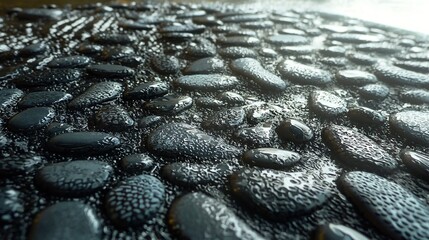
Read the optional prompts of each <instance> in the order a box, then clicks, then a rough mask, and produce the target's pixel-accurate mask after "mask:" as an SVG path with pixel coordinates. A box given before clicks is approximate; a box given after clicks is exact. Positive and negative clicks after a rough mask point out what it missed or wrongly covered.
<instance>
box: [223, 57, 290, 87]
mask: <svg viewBox="0 0 429 240" xmlns="http://www.w3.org/2000/svg"><path fill="white" fill-rule="evenodd" d="M230 67H231V70H232V71H233V72H235V73H237V74H239V75H241V76H243V77H246V78H250V79H251V80H252V81H254V82H255V83H256V84H257V85H258V86H259V87H260V88H261V89H262V90H266V91H272V92H280V91H283V90H285V89H286V87H287V83H286V82H285V81H283V80H282V79H281V78H280V77H278V76H277V75H275V74H273V73H271V72H270V71H268V70H266V69H265V68H263V67H262V65H261V64H260V63H259V62H258V61H257V60H255V59H253V58H239V59H236V60H234V61H232V63H231V65H230Z"/></svg>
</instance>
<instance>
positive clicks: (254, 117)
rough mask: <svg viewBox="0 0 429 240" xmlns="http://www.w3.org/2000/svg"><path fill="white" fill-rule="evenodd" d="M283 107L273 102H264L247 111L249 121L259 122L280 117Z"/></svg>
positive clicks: (252, 122)
mask: <svg viewBox="0 0 429 240" xmlns="http://www.w3.org/2000/svg"><path fill="white" fill-rule="evenodd" d="M282 113H283V109H282V108H280V107H277V106H275V105H272V104H263V105H261V106H258V107H256V108H253V109H251V110H249V111H248V112H247V121H248V122H249V123H251V124H258V123H261V122H266V121H268V120H271V119H274V118H277V117H280V116H281V115H282Z"/></svg>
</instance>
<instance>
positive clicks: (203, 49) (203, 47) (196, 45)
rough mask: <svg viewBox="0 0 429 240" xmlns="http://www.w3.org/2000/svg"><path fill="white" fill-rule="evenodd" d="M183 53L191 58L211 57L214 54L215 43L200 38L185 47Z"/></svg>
mask: <svg viewBox="0 0 429 240" xmlns="http://www.w3.org/2000/svg"><path fill="white" fill-rule="evenodd" d="M185 55H186V56H187V57H191V58H205V57H213V56H215V55H216V45H214V44H213V43H212V42H210V41H209V40H207V39H205V38H200V39H197V40H195V42H193V43H190V44H189V46H188V47H187V48H185Z"/></svg>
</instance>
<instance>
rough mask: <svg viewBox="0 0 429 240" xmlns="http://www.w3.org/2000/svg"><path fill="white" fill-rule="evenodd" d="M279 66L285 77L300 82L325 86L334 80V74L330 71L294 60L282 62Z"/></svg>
mask: <svg viewBox="0 0 429 240" xmlns="http://www.w3.org/2000/svg"><path fill="white" fill-rule="evenodd" d="M277 68H278V69H279V72H280V74H281V75H282V76H283V77H284V78H285V79H287V80H290V81H293V82H296V83H298V84H309V85H318V86H323V85H327V84H329V83H331V82H332V76H331V74H330V73H329V72H328V71H325V70H322V69H318V68H315V67H312V66H307V65H304V64H301V63H298V62H295V61H292V60H285V61H283V62H281V63H280V64H279V65H278V67H277Z"/></svg>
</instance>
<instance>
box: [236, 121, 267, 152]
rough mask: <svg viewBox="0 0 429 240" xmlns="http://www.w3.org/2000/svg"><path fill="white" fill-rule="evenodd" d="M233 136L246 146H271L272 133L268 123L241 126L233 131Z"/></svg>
mask: <svg viewBox="0 0 429 240" xmlns="http://www.w3.org/2000/svg"><path fill="white" fill-rule="evenodd" d="M234 137H235V138H236V139H237V140H238V141H239V142H241V143H244V144H246V145H247V146H248V147H271V145H272V142H273V137H274V134H273V130H272V128H271V124H270V123H262V124H260V125H257V126H255V127H245V128H241V129H239V130H237V131H236V132H235V133H234Z"/></svg>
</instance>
